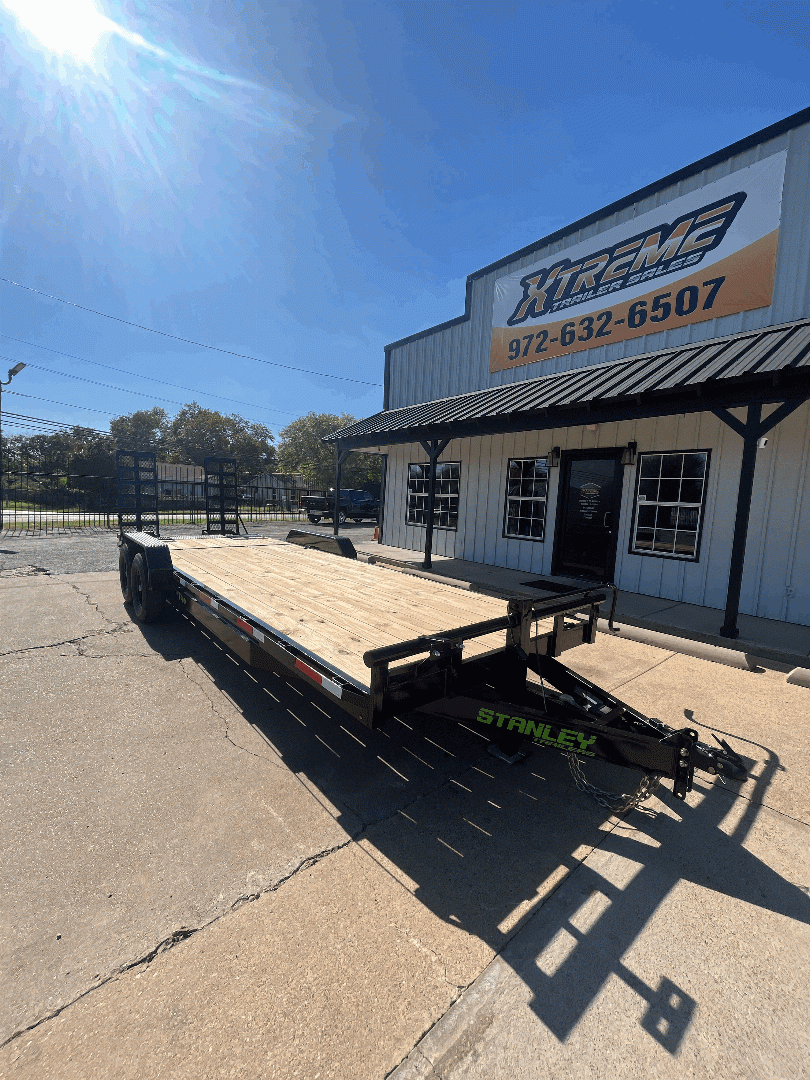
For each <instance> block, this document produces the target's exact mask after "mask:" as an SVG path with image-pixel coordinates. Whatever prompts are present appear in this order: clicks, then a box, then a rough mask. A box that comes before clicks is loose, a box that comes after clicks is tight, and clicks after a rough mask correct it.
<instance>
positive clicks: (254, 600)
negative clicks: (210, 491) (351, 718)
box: [162, 536, 552, 688]
mask: <svg viewBox="0 0 810 1080" xmlns="http://www.w3.org/2000/svg"><path fill="white" fill-rule="evenodd" d="M162 539H163V540H164V541H165V542H166V543H167V544H168V546H169V550H170V552H171V557H172V564H173V566H174V568H175V569H176V570H178V571H180V572H181V573H184V574H187V575H189V576H190V577H193V578H196V580H197V581H199V582H200V584H201V585H204V586H205V587H206V588H209V589H211V590H213V591H214V592H216V593H218V594H219V595H220V596H221V597H222V598H223V599H224V600H230V601H231V602H232V603H234V604H236V605H238V606H239V607H241V608H242V609H244V610H245V611H247V612H249V613H250V614H252V615H254V616H255V617H256V618H257V619H260V620H261V621H262V622H263V623H265V624H266V625H267V626H269V627H271V628H272V629H273V630H275V631H277V632H278V633H280V634H283V635H284V636H285V637H287V638H289V639H291V640H292V641H294V642H295V643H296V644H298V645H300V646H301V647H302V648H304V649H306V650H307V651H308V652H310V653H312V654H314V655H315V656H317V657H320V659H321V660H323V661H324V663H325V664H327V665H328V666H329V667H330V668H332V669H333V670H336V671H338V672H340V673H342V674H344V675H347V676H349V678H350V679H351V680H353V681H354V682H355V683H357V684H359V685H360V686H361V687H364V688H369V686H370V675H371V672H370V670H369V669H368V668H367V667H366V665H365V664H364V663H363V653H365V652H366V651H367V650H369V649H376V648H380V647H381V646H383V645H394V644H397V643H398V642H401V641H407V640H409V639H411V638H415V637H419V636H421V635H422V634H436V633H439V632H440V631H442V630H451V629H453V628H454V627H457V626H464V625H466V624H468V623H475V622H481V621H483V620H485V619H495V618H500V617H502V616H504V615H505V614H506V601H505V600H498V599H495V598H493V597H489V596H482V595H481V594H480V593H472V592H467V591H465V590H463V589H459V588H455V587H453V586H452V585H444V584H443V583H442V582H438V581H432V580H428V579H426V578H421V577H416V576H414V575H410V574H403V573H399V572H398V571H396V570H391V569H388V568H386V567H381V566H373V565H369V564H368V563H364V562H360V561H359V560H355V559H346V558H341V557H340V556H338V555H331V554H327V553H325V552H322V551H315V550H312V549H307V548H302V547H298V546H297V545H294V544H288V543H286V542H285V541H283V540H274V539H272V538H269V537H267V538H256V539H253V538H244V539H238V538H225V537H219V536H210V537H208V536H204V537H183V538H176V539H171V538H169V537H163V538H162ZM551 626H552V623H551V620H548V621H547V622H542V621H541V623H540V626H539V627H538V629H539V631H540V632H541V633H542V632H544V631H546V630H550V629H551ZM505 640H506V635H505V632H500V633H495V634H489V635H487V636H486V637H482V638H476V639H472V640H470V641H467V642H465V645H464V656H465V657H468V656H477V655H479V654H480V653H484V652H488V651H490V650H492V649H501V648H503V645H504V642H505Z"/></svg>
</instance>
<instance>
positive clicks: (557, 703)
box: [119, 528, 747, 799]
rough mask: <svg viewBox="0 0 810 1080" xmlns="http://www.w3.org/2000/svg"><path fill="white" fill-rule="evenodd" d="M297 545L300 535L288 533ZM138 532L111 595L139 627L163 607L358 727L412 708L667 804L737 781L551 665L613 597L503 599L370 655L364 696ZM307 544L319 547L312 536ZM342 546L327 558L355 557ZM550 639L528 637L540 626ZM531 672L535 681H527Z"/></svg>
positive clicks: (126, 545)
mask: <svg viewBox="0 0 810 1080" xmlns="http://www.w3.org/2000/svg"><path fill="white" fill-rule="evenodd" d="M288 539H289V540H290V541H291V542H296V543H306V542H307V534H306V533H300V532H299V533H297V534H292V533H291V534H290V537H289V538H288ZM170 542H171V541H169V543H167V542H166V540H165V539H160V538H158V537H157V536H155V535H152V534H151V533H148V532H144V531H140V530H138V531H127V530H126V529H125V528H122V529H121V532H120V535H119V549H120V555H119V566H120V568H121V588H122V593H123V596H124V600H125V601H126V602H131V603H132V604H133V607H134V611H135V615H136V617H137V618H138V619H139V620H140V621H142V622H150V621H152V620H153V619H154V618H157V617H158V615H159V613H160V609H161V607H162V605H163V603H164V602H165V601H168V602H169V603H170V604H172V605H174V606H176V607H178V609H180V610H182V611H183V613H185V614H186V615H188V616H189V617H190V618H192V619H194V620H196V621H197V622H199V623H200V624H201V625H202V626H204V627H205V628H206V629H207V630H208V631H209V633H211V634H213V636H214V637H216V638H217V639H218V640H219V641H221V642H222V643H223V644H224V645H225V646H227V647H228V648H229V649H230V650H231V651H232V652H233V653H234V654H235V655H236V656H238V657H239V658H240V659H241V660H242V661H243V662H244V663H245V664H246V665H248V666H250V667H254V668H259V669H269V670H275V671H281V672H284V673H287V674H289V675H293V676H296V677H299V678H303V679H306V680H308V681H309V683H310V684H311V685H312V686H313V687H314V688H315V689H316V690H317V691H318V692H320V693H322V694H323V695H325V696H326V697H328V698H330V699H331V700H332V701H333V702H335V703H336V704H338V705H339V706H340V708H341V709H343V710H344V711H345V712H346V713H348V714H349V715H350V716H352V717H354V718H355V719H356V720H358V721H359V722H360V723H362V724H365V725H366V726H367V727H369V728H375V727H380V726H382V725H383V724H384V723H385V721H386V719H388V718H389V717H391V716H394V715H397V714H401V713H403V712H408V711H410V710H415V709H418V710H420V711H421V712H424V713H429V714H432V715H435V716H441V717H445V718H447V719H451V720H456V721H463V722H466V723H467V724H473V725H476V724H477V725H480V726H481V730H482V732H483V731H486V732H491V733H492V735H493V739H492V742H493V745H494V746H495V747H497V748H498V749H499V752H500V755H501V756H504V757H506V758H508V759H512V760H516V759H517V758H518V757H519V756H520V755H521V753H522V752H523V751H524V749H525V748H526V747H527V746H529V745H539V746H545V747H547V748H551V749H554V750H557V751H560V752H563V753H565V754H567V755H568V756H569V757H570V758H571V759H572V760H581V759H583V758H587V759H594V760H602V761H607V762H611V763H613V764H616V765H622V766H624V767H626V768H630V769H635V770H640V771H641V772H642V773H645V774H648V775H655V776H656V777H668V778H670V779H671V780H672V781H673V793H674V795H675V796H676V798H679V799H684V798H685V797H686V794H687V793H688V792H689V791H690V790H691V789H692V783H693V777H694V772H695V769H700V770H703V771H704V772H707V773H709V774H712V775H716V776H721V777H724V778H727V779H731V780H744V779H745V778H746V775H747V774H746V770H745V766H744V763H743V761H742V759H741V758H740V757H739V756H738V755H737V754H736V753H735V752H734V751H733V750H732V749H731V747H730V746H729V745H728V743H726V742H725V741H719V740H718V746H717V747H713V746H708V745H706V744H704V743H701V742H700V741H699V740H698V733H697V731H695V730H694V729H693V728H688V727H687V728H682V729H680V730H676V729H674V728H671V727H668V726H667V725H666V724H663V723H661V722H660V721H659V720H657V719H655V718H651V717H647V716H644V715H643V714H642V713H640V712H638V711H636V710H635V709H633V708H631V707H630V706H629V705H627V704H625V703H624V702H622V701H620V700H619V699H618V698H616V697H614V696H613V695H612V694H610V693H608V692H607V691H606V690H603V689H601V688H600V687H598V686H597V685H596V684H594V683H592V682H590V681H589V680H587V679H585V678H583V677H582V676H581V675H577V674H576V673H574V672H573V671H571V670H570V669H568V668H567V667H565V665H564V664H562V663H560V661H559V660H558V659H557V657H558V656H560V655H561V654H562V653H563V652H565V651H567V650H568V649H572V648H575V647H577V646H578V645H582V644H593V643H594V641H595V640H596V633H597V619H598V617H599V613H600V609H601V608H602V607H603V606H604V605H606V604H607V603H608V602H609V601H611V602H612V606H611V612H610V625H612V618H613V610H614V608H615V597H616V589H615V586H612V585H608V586H599V587H595V588H582V589H575V590H572V591H571V592H569V593H565V594H562V595H555V596H553V597H550V598H548V599H541V600H530V599H525V598H514V599H512V600H510V601H509V602H508V606H507V612H506V614H505V615H504V616H503V617H501V618H497V619H489V620H486V621H484V622H479V623H472V624H470V625H467V626H460V627H457V628H455V629H452V630H447V631H443V632H442V633H441V634H435V635H427V636H423V637H419V638H415V639H413V640H410V641H403V642H401V643H399V644H396V645H388V646H384V647H382V648H379V649H371V650H369V651H368V652H366V653H365V654H364V656H363V660H364V662H365V664H366V666H367V667H368V668H369V669H370V673H371V674H370V685H369V686H364V685H362V684H361V683H359V682H358V681H357V680H355V679H353V678H351V677H350V676H349V675H347V674H346V673H344V672H342V671H340V670H339V669H337V668H336V667H334V666H332V665H330V664H329V663H327V662H325V661H324V660H323V659H322V658H321V657H319V656H317V655H315V654H313V653H311V652H309V651H308V650H307V649H305V648H304V647H302V645H301V644H300V643H297V642H295V641H294V640H292V639H291V638H289V637H287V636H286V635H284V634H282V633H281V632H279V631H278V630H276V629H274V628H273V627H272V626H269V625H268V624H266V623H265V622H263V621H262V620H261V619H259V618H257V617H256V616H255V615H254V614H252V613H251V612H249V611H246V610H244V609H243V608H241V607H239V606H238V605H237V604H235V603H234V602H233V601H231V600H229V599H227V598H226V597H224V596H222V595H220V594H218V593H217V592H216V591H215V590H213V589H212V588H211V587H210V586H209V585H207V584H205V583H203V582H201V581H198V580H196V579H195V578H194V577H192V576H191V575H189V574H188V573H185V572H183V571H181V570H178V569H177V568H176V567H174V566H173V564H172V559H171V551H170V546H169V544H170ZM312 544H313V545H317V546H318V547H320V548H321V549H323V548H324V545H325V544H326V546H327V547H328V541H327V539H326V538H324V537H323V535H322V534H319V535H318V536H313V537H312ZM349 547H351V545H350V544H348V541H346V540H343V541H342V543H335V544H334V548H333V551H334V555H335V557H339V556H344V557H345V556H347V555H349V556H350V557H351V556H354V557H356V553H355V552H354V551H353V549H352V550H351V551H349ZM550 618H551V619H552V620H553V628H552V629H551V630H550V631H549V630H546V631H543V632H539V629H538V622H539V620H541V619H543V620H548V619H550ZM498 631H503V632H504V634H505V637H504V643H503V646H502V648H500V649H495V650H492V651H489V652H486V653H484V654H479V655H477V656H473V657H467V658H465V657H464V655H463V650H464V643H465V642H466V641H470V640H472V639H474V638H479V637H483V636H485V635H488V634H492V633H495V632H498ZM529 672H532V673H534V675H535V676H536V677H537V679H538V680H539V681H534V680H532V679H530V678H529Z"/></svg>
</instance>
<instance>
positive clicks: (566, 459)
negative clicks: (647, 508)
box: [553, 449, 623, 581]
mask: <svg viewBox="0 0 810 1080" xmlns="http://www.w3.org/2000/svg"><path fill="white" fill-rule="evenodd" d="M621 456H622V451H621V449H616V450H591V451H571V452H570V453H567V454H564V455H563V459H562V462H561V468H560V473H561V475H560V496H559V503H558V513H557V535H556V544H555V549H554V560H553V572H554V573H555V574H567V575H569V576H571V577H583V578H589V579H590V580H592V581H611V580H612V578H613V571H614V568H615V565H616V544H617V541H618V538H619V511H620V509H621V498H622V479H623V468H622V464H621Z"/></svg>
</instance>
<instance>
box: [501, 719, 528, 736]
mask: <svg viewBox="0 0 810 1080" xmlns="http://www.w3.org/2000/svg"><path fill="white" fill-rule="evenodd" d="M513 727H516V728H517V729H518V731H519V732H520V734H521V735H522V734H523V729H524V728H525V727H526V721H525V720H524V719H523V717H522V716H513V717H512V719H511V720H510V721H509V725H508V727H507V729H506V730H507V731H511V730H512V728H513Z"/></svg>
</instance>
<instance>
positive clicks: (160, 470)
mask: <svg viewBox="0 0 810 1080" xmlns="http://www.w3.org/2000/svg"><path fill="white" fill-rule="evenodd" d="M156 468H157V481H158V492H159V493H160V495H161V496H162V497H163V498H170V499H180V498H182V499H194V498H198V499H204V498H205V469H203V467H202V465H169V464H168V463H167V462H165V461H158V462H157V466H156Z"/></svg>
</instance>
